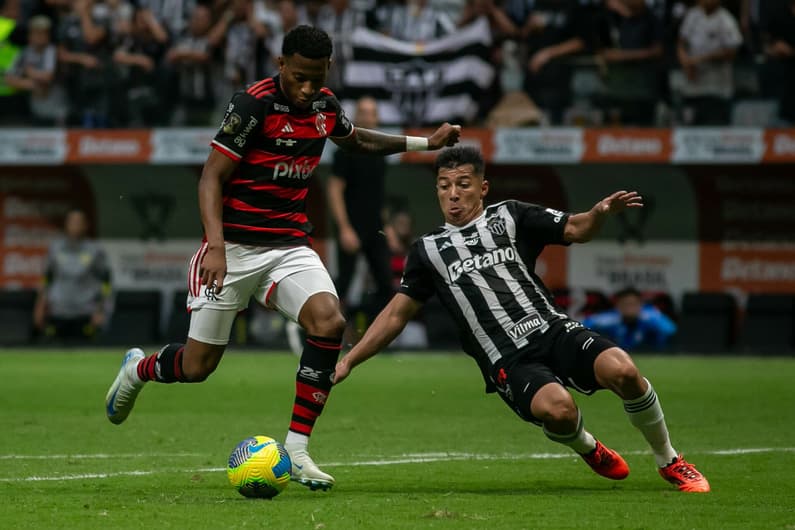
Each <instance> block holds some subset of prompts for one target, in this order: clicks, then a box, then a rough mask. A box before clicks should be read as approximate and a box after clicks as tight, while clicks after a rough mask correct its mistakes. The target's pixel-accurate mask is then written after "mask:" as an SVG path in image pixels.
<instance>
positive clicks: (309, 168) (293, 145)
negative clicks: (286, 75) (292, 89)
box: [211, 76, 354, 247]
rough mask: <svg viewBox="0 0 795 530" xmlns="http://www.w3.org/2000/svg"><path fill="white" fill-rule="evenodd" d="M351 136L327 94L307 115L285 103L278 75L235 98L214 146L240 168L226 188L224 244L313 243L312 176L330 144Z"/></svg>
mask: <svg viewBox="0 0 795 530" xmlns="http://www.w3.org/2000/svg"><path fill="white" fill-rule="evenodd" d="M353 130H354V127H353V124H352V123H351V122H350V120H348V118H347V117H346V116H345V112H344V111H343V110H342V107H341V106H340V102H339V101H338V100H337V98H336V97H335V96H334V94H333V93H332V92H331V90H329V89H327V88H322V89H321V90H320V92H319V93H318V96H317V98H316V99H315V100H314V101H312V103H311V104H310V106H309V108H307V109H304V110H301V109H297V108H295V107H294V106H293V105H291V103H290V102H289V101H288V100H287V98H286V97H285V95H284V93H283V92H282V90H281V87H280V85H279V76H275V77H272V78H268V79H264V80H262V81H259V82H257V83H254V84H252V85H251V86H249V87H248V88H247V89H246V90H244V91H240V92H236V93H235V94H234V95H233V96H232V100H231V101H230V102H229V106H228V107H227V109H226V114H225V116H224V121H223V123H222V124H221V127H220V129H219V130H218V133H217V134H216V135H215V138H214V139H213V141H212V144H211V145H212V147H213V148H214V149H216V150H217V151H219V152H220V153H222V154H224V155H226V156H228V157H229V158H231V159H232V160H234V161H236V162H239V165H238V166H237V169H236V170H235V172H234V173H233V174H232V176H231V177H230V178H229V180H227V181H226V183H225V184H224V188H223V206H224V210H223V224H224V239H225V240H226V241H233V242H236V243H243V244H247V245H258V246H265V247H286V246H299V245H308V244H309V237H308V236H309V234H311V232H312V224H311V223H310V222H309V220H308V219H307V216H306V195H307V192H308V191H309V178H310V177H311V176H312V174H313V173H314V171H315V168H316V167H317V165H318V163H319V162H320V155H321V154H322V153H323V147H324V145H325V143H326V138H327V137H329V136H332V137H345V136H348V135H350V134H352V133H353Z"/></svg>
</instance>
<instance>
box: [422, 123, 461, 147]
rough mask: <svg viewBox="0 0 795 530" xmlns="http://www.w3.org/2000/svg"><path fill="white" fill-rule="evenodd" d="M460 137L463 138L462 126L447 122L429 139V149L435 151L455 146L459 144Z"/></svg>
mask: <svg viewBox="0 0 795 530" xmlns="http://www.w3.org/2000/svg"><path fill="white" fill-rule="evenodd" d="M459 136H461V126H460V125H450V124H449V123H447V122H445V123H443V124H442V125H441V127H439V128H438V129H436V131H435V132H434V133H433V134H432V135H430V136H429V137H428V149H429V150H431V151H434V150H436V149H441V148H442V147H450V146H451V145H455V144H457V143H458V138H459Z"/></svg>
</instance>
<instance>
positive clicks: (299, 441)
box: [284, 431, 309, 449]
mask: <svg viewBox="0 0 795 530" xmlns="http://www.w3.org/2000/svg"><path fill="white" fill-rule="evenodd" d="M284 445H285V446H288V445H289V446H290V447H292V448H293V449H295V448H296V446H298V448H302V449H306V448H307V446H308V445H309V436H307V435H306V434H301V433H297V432H293V431H287V437H286V438H285V439H284Z"/></svg>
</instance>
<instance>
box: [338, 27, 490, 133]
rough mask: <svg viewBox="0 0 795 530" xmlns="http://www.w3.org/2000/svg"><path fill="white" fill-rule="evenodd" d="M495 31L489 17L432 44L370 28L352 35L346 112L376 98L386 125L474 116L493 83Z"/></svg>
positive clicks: (470, 117) (347, 68) (380, 115)
mask: <svg viewBox="0 0 795 530" xmlns="http://www.w3.org/2000/svg"><path fill="white" fill-rule="evenodd" d="M491 42H492V38H491V29H490V28H489V24H488V21H487V20H486V19H485V18H480V19H478V20H476V21H475V22H473V23H472V24H469V25H468V26H465V27H463V28H460V29H459V30H457V31H456V32H455V33H453V34H451V35H447V36H446V37H443V38H440V39H436V40H433V41H428V42H423V43H414V42H403V41H398V40H395V39H392V38H390V37H386V36H384V35H382V34H380V33H377V32H374V31H371V30H368V29H366V28H357V29H356V30H355V31H354V33H353V35H352V36H351V42H350V44H351V46H352V50H351V53H352V57H351V59H350V60H349V61H348V62H347V64H346V67H345V74H344V85H345V87H344V97H345V101H344V102H343V103H344V105H345V107H346V108H351V107H352V106H353V104H354V102H355V100H356V99H358V98H359V97H362V96H366V95H369V96H372V97H374V98H375V99H376V100H377V101H378V103H379V109H378V110H379V112H378V114H379V117H380V121H381V123H382V124H384V125H402V126H410V127H416V126H423V125H434V124H438V123H441V122H444V121H452V122H454V121H464V122H466V121H469V120H471V119H472V118H474V117H475V115H476V113H477V110H478V101H479V99H480V97H481V94H482V93H483V91H484V90H485V89H487V88H488V87H489V86H490V85H491V83H492V81H493V80H494V75H495V68H494V66H493V65H492V64H491V63H490V62H489V55H488V54H489V50H490V47H491Z"/></svg>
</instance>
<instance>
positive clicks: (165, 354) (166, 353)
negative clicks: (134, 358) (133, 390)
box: [138, 343, 187, 383]
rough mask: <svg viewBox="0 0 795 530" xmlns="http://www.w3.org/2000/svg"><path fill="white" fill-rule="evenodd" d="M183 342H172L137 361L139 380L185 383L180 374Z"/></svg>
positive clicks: (183, 377) (185, 380)
mask: <svg viewBox="0 0 795 530" xmlns="http://www.w3.org/2000/svg"><path fill="white" fill-rule="evenodd" d="M184 349H185V345H184V344H179V343H172V344H166V345H165V346H163V347H162V348H161V349H160V351H158V352H157V353H154V354H152V355H150V356H149V357H146V358H144V359H142V360H141V362H140V363H138V378H139V379H140V380H141V381H157V382H158V383H176V382H180V383H186V382H187V379H185V376H184V375H183V374H182V352H183V350H184Z"/></svg>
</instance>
